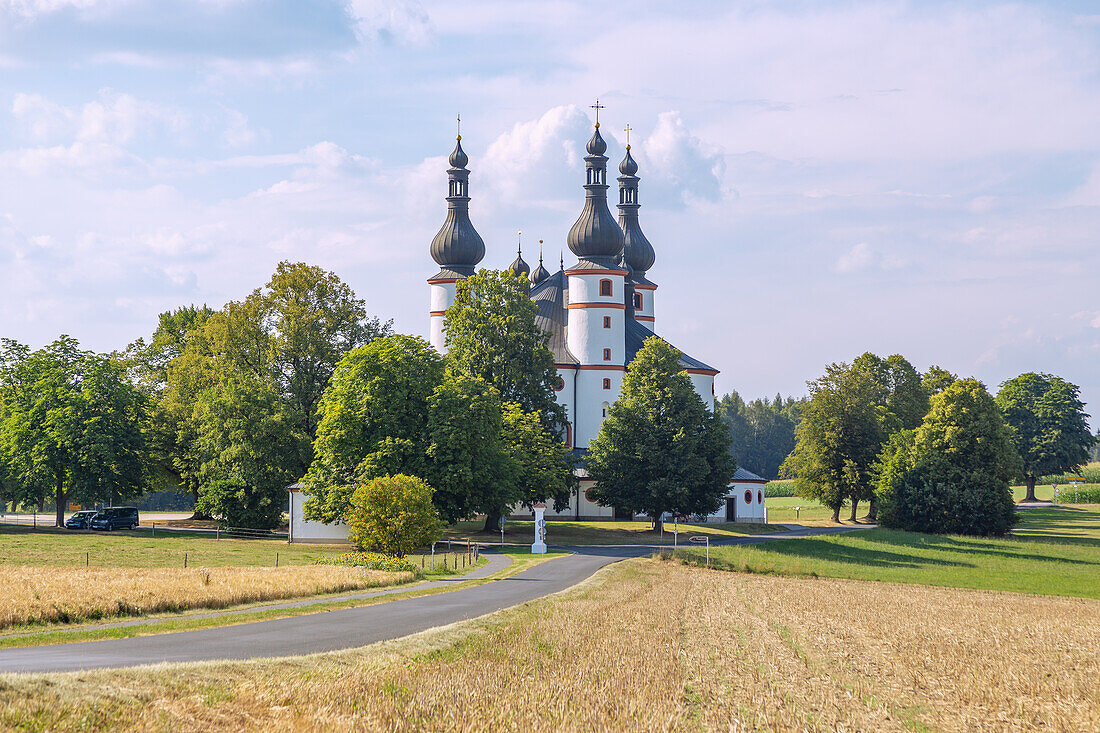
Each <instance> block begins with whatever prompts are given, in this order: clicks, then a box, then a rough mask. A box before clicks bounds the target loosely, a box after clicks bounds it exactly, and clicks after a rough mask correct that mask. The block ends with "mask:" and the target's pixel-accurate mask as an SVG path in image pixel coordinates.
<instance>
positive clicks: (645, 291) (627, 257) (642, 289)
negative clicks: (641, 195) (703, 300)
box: [619, 125, 657, 331]
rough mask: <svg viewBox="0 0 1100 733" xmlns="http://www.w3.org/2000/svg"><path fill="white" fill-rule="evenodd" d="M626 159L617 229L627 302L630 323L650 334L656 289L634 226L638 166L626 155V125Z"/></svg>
mask: <svg viewBox="0 0 1100 733" xmlns="http://www.w3.org/2000/svg"><path fill="white" fill-rule="evenodd" d="M626 134H627V141H628V142H627V144H626V157H624V158H623V162H622V163H619V173H621V174H622V175H620V176H619V226H620V227H622V230H623V262H624V263H625V264H626V265H628V266H629V268H630V270H631V275H632V277H631V280H632V281H633V284H634V294H633V295H632V297H631V299H632V300H633V303H631V304H630V305H633V306H634V320H636V321H638V323H641V324H642V325H643V326H645V327H646V328H648V329H649V330H650V331H653V330H654V326H653V323H654V321H653V295H654V292H655V291H656V290H657V286H656V285H654V284H653V283H652V282H650V281H649V280H648V279H647V278H646V270H648V269H649V268H651V267H653V262H654V261H655V259H656V254H655V253H654V251H653V245H652V244H650V243H649V240H648V239H647V238H646V236H645V234H644V233H643V232H642V227H641V225H640V224H639V223H638V209H639V207H640V206H641V204H640V203H639V201H638V176H637V173H638V163H637V162H636V161H635V160H634V156H632V155H631V154H630V142H629V140H630V125H627V126H626Z"/></svg>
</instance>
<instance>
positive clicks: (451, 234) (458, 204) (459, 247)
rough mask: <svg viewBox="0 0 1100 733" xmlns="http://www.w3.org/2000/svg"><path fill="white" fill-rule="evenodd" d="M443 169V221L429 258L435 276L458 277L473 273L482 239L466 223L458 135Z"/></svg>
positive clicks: (466, 180) (465, 179)
mask: <svg viewBox="0 0 1100 733" xmlns="http://www.w3.org/2000/svg"><path fill="white" fill-rule="evenodd" d="M449 161H450V164H451V168H450V169H449V170H448V171H447V179H448V186H449V188H448V195H447V220H446V221H444V222H443V226H442V227H440V229H439V233H438V234H436V235H435V239H433V240H432V247H431V253H432V259H433V260H435V261H436V264H438V265H439V267H440V272H439V274H438V275H435V277H434V278H433V279H435V278H447V277H452V278H462V277H466V276H468V275H473V274H474V268H475V267H477V264H478V263H479V262H481V260H482V258H483V257H485V242H484V240H482V238H481V235H480V234H478V233H477V230H476V229H474V225H473V224H472V223H471V222H470V188H469V186H470V171H468V170H466V164H467V163H468V162H469V158H468V157H467V156H466V153H465V152H464V151H463V150H462V136H461V135H459V136H458V140H457V141H456V142H455V149H454V152H452V153H451V157H450V158H449Z"/></svg>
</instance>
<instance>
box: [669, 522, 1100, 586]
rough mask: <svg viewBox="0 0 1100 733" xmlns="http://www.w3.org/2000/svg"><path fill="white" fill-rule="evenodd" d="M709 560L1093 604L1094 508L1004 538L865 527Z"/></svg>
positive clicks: (1097, 581) (720, 551)
mask: <svg viewBox="0 0 1100 733" xmlns="http://www.w3.org/2000/svg"><path fill="white" fill-rule="evenodd" d="M678 556H680V557H683V558H684V559H685V560H686V561H688V562H692V563H702V562H703V557H704V555H703V553H702V552H701V551H698V550H696V549H694V548H693V549H689V550H681V551H680V552H679V553H678ZM710 558H711V564H712V565H715V566H717V567H719V568H722V569H727V570H735V571H742V572H753V573H774V574H778V575H796V576H814V577H816V576H825V577H833V578H855V579H860V580H880V581H890V582H897V583H920V584H926V585H939V586H948V587H955V588H986V589H991V590H1006V591H1016V592H1020V593H1037V594H1044V595H1063V596H1078V597H1082V598H1100V509H1089V508H1084V507H1057V508H1050V509H1032V510H1028V511H1026V512H1022V513H1021V523H1020V524H1019V525H1018V526H1017V528H1016V529H1015V530H1014V531H1013V533H1012V535H1011V536H1009V537H1004V538H978V537H963V536H954V535H949V536H940V535H927V534H919V533H912V532H898V531H894V530H887V529H869V530H865V531H860V532H853V533H851V534H843V535H835V536H829V537H807V538H804V539H792V540H781V541H777V542H769V543H767V544H766V545H756V546H742V547H720V548H711V552H710Z"/></svg>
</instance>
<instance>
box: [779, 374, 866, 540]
mask: <svg viewBox="0 0 1100 733" xmlns="http://www.w3.org/2000/svg"><path fill="white" fill-rule="evenodd" d="M808 386H809V388H810V399H809V401H808V402H807V403H806V405H805V407H803V408H802V420H801V421H800V422H799V424H798V430H797V433H796V444H795V449H794V451H793V452H792V453H791V454H790V455H789V456H788V457H787V459H786V460H785V461H784V462H783V466H782V468H781V473H783V475H787V476H793V477H794V479H795V487H796V489H797V491H798V494H799V496H803V497H806V498H808V499H816V500H818V501H820V502H821V503H822V504H824V505H825V506H827V507H829V508H830V509H832V510H833V521H834V522H836V521H840V510H841V508H842V507H843V506H844V504H845V503H846V502H848V501H851V502H852V518H853V519H854V518H855V513H856V503H857V502H858V501H859V500H860V499H861V498H863V497H864V496H865V495H866V494H867V493H868V492H869V491H870V487H872V486H873V484H872V468H873V466H874V464H875V459H876V458H877V457H878V454H879V451H880V450H881V448H882V444H883V442H884V441H885V439H886V432H885V429H884V427H883V423H884V417H885V413H886V408H885V406H884V405H883V404H882V402H883V399H882V387H881V384H880V382H879V381H878V378H877V376H876V375H875V374H874V373H873V372H872V371H871V370H868V369H863V368H852V367H850V366H849V365H847V364H843V363H842V364H830V365H829V366H828V367H827V369H826V372H825V375H824V376H822V377H820V378H818V379H816V380H814V381H812V382H809V383H808Z"/></svg>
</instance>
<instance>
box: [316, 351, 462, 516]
mask: <svg viewBox="0 0 1100 733" xmlns="http://www.w3.org/2000/svg"><path fill="white" fill-rule="evenodd" d="M442 381H443V359H442V357H441V356H440V355H439V353H438V352H436V350H435V349H433V348H432V346H431V345H430V344H429V343H428V342H426V341H424V340H423V339H420V338H416V337H414V336H400V335H399V336H388V337H384V338H380V339H378V340H376V341H372V342H371V343H369V344H367V345H365V346H360V347H358V348H356V349H352V350H351V351H349V352H348V353H347V354H345V355H344V358H343V359H341V360H340V363H339V364H338V365H337V367H336V370H335V373H334V374H333V377H332V380H331V383H330V384H329V387H328V389H327V390H326V391H325V393H324V396H323V397H322V399H321V403H320V407H319V410H318V413H319V415H320V417H321V420H320V424H319V425H318V428H317V439H316V440H315V441H314V461H313V463H312V464H311V465H310V467H309V471H308V473H307V474H306V477H305V479H304V484H305V490H306V492H308V493H309V494H310V498H309V501H308V502H307V503H306V507H305V510H306V516H307V517H309V518H311V519H315V520H319V521H324V522H334V521H338V520H341V519H343V518H344V515H345V513H346V511H347V508H348V505H349V502H350V501H351V494H352V492H354V491H355V488H356V487H357V486H358V485H360V484H362V483H365V482H367V481H369V480H370V479H372V478H375V477H377V476H382V475H390V474H399V473H400V474H408V475H412V476H421V477H423V476H425V475H426V472H427V452H428V446H429V444H430V440H429V435H428V400H429V398H430V397H431V396H432V394H433V392H434V391H435V389H436V387H438V386H439V385H440V383H441V382H442Z"/></svg>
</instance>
